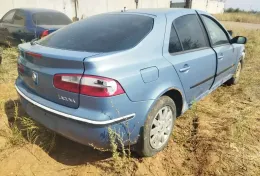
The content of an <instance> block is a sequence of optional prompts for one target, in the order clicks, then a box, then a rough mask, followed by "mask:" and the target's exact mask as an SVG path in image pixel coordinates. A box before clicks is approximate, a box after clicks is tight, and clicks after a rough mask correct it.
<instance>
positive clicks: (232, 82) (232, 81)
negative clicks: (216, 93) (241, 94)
mask: <svg viewBox="0 0 260 176" xmlns="http://www.w3.org/2000/svg"><path fill="white" fill-rule="evenodd" d="M241 70H242V63H241V62H239V63H238V65H237V68H236V72H235V74H234V75H233V77H232V78H231V79H229V80H228V81H227V82H226V84H227V85H236V84H238V82H239V78H240V73H241Z"/></svg>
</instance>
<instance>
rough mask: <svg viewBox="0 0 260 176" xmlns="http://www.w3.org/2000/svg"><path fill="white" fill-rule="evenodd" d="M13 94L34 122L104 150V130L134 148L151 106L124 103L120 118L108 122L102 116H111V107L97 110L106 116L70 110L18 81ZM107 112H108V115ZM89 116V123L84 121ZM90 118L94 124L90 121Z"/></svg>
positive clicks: (84, 109) (86, 110)
mask: <svg viewBox="0 0 260 176" xmlns="http://www.w3.org/2000/svg"><path fill="white" fill-rule="evenodd" d="M16 90H17V92H18V94H19V95H20V99H21V103H22V107H23V108H24V109H25V111H26V112H27V113H28V115H29V116H30V117H31V118H33V119H34V120H35V121H37V122H39V123H41V124H42V125H44V126H45V127H47V128H49V129H51V130H53V131H55V132H57V133H59V134H61V135H62V136H64V137H67V138H69V139H71V140H73V141H76V142H79V143H82V144H85V145H90V146H95V147H98V148H104V149H106V148H109V147H110V143H109V136H108V134H109V133H108V127H110V128H111V129H113V130H114V131H116V132H118V133H120V134H121V138H122V140H123V141H125V143H128V142H129V141H130V144H135V143H136V142H137V140H138V136H139V134H140V129H141V128H142V126H143V124H144V122H145V117H146V115H147V113H148V111H149V108H150V106H151V105H152V103H153V101H143V102H131V101H127V102H125V104H122V105H121V106H119V107H118V109H117V110H118V111H120V110H121V111H122V116H120V117H117V118H112V117H110V116H107V115H106V114H114V112H113V111H114V110H113V108H111V107H103V108H102V107H100V108H101V109H106V112H102V113H100V112H96V111H95V112H94V111H93V110H91V109H89V110H88V109H86V108H81V107H79V108H78V109H72V108H68V107H65V106H62V105H58V104H55V103H53V102H50V101H48V100H45V99H43V98H41V97H39V96H36V95H34V94H33V93H32V92H30V90H27V89H26V86H24V85H23V83H22V81H21V80H20V79H19V78H18V79H17V81H16ZM118 98H120V97H118ZM96 105H99V103H97V104H96ZM104 105H105V103H104ZM92 106H93V105H92ZM109 109H111V110H110V111H111V112H108V110H109ZM100 111H102V110H100ZM67 112H71V113H67ZM130 112H131V113H130ZM78 114H81V116H78ZM89 115H90V116H91V117H92V118H91V119H88V118H86V117H88V116H89ZM93 115H94V117H96V119H98V120H93ZM83 117H85V118H83ZM126 122H127V125H126ZM129 132H131V135H130V134H128V133H129ZM129 135H130V136H129Z"/></svg>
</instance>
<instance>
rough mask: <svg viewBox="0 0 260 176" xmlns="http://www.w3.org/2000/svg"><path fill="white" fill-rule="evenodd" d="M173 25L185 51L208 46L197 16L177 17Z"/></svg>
mask: <svg viewBox="0 0 260 176" xmlns="http://www.w3.org/2000/svg"><path fill="white" fill-rule="evenodd" d="M174 25H175V27H176V30H177V33H178V35H179V37H180V40H181V43H182V46H183V49H184V50H185V51H187V50H192V49H198V48H203V47H207V46H208V44H207V42H206V39H205V36H204V32H205V31H204V30H203V29H202V27H201V25H200V22H199V20H198V17H197V15H185V16H182V17H179V18H177V19H176V20H175V21H174Z"/></svg>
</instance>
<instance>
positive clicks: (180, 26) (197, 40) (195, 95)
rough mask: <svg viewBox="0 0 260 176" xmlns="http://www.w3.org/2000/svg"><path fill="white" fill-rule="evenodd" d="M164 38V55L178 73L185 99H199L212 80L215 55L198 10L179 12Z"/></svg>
mask: <svg viewBox="0 0 260 176" xmlns="http://www.w3.org/2000/svg"><path fill="white" fill-rule="evenodd" d="M167 36H168V37H167ZM165 40H166V41H165V46H166V47H164V57H165V58H166V59H167V60H169V61H170V62H171V63H172V64H173V66H174V68H175V70H176V72H177V73H178V75H179V78H180V80H181V82H182V85H183V87H184V90H185V94H186V99H187V101H188V103H192V102H193V101H196V100H198V99H200V98H201V97H203V95H204V94H205V93H207V91H209V89H210V87H211V85H212V84H213V80H214V75H215V71H216V55H215V52H214V51H213V49H212V48H211V47H210V46H209V42H208V40H207V37H206V35H205V31H204V28H203V27H202V24H201V23H200V21H199V19H198V16H197V14H196V13H195V12H194V14H189V15H185V16H181V17H179V18H177V19H175V20H174V21H173V22H171V23H170V24H168V27H167V31H166V38H165ZM167 43H168V45H167Z"/></svg>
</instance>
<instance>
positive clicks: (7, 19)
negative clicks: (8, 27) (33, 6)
mask: <svg viewBox="0 0 260 176" xmlns="http://www.w3.org/2000/svg"><path fill="white" fill-rule="evenodd" d="M14 13H15V11H14V10H13V11H10V12H7V14H6V15H5V16H4V17H3V22H4V23H12V22H13V17H14Z"/></svg>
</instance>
